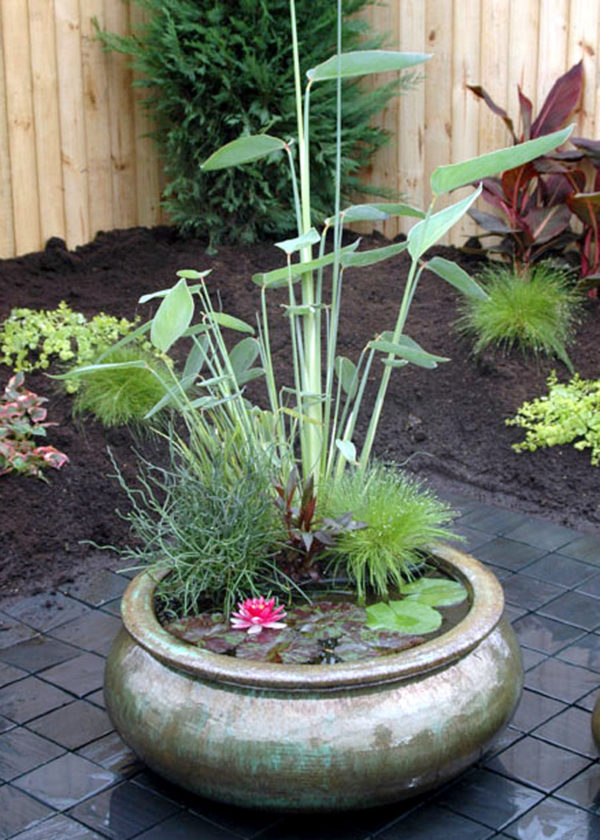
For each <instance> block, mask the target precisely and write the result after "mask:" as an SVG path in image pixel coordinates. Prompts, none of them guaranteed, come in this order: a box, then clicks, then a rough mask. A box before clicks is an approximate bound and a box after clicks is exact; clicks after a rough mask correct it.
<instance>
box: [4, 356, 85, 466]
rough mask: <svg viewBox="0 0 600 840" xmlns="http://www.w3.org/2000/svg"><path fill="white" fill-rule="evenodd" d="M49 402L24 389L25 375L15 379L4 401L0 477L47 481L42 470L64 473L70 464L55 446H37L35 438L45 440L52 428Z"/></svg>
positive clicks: (12, 379)
mask: <svg viewBox="0 0 600 840" xmlns="http://www.w3.org/2000/svg"><path fill="white" fill-rule="evenodd" d="M45 402H47V400H46V398H45V397H40V396H38V395H37V394H35V393H34V392H33V391H28V390H27V389H26V388H25V387H24V377H23V374H22V373H20V372H19V373H16V374H15V375H14V376H12V377H11V378H10V379H9V381H8V384H7V386H6V388H5V389H4V394H3V395H2V397H1V398H0V475H4V474H5V473H9V472H17V473H21V474H23V475H32V476H35V477H36V478H44V476H43V474H42V468H44V467H54V469H57V470H58V469H60V468H61V467H62V466H63V465H64V464H66V463H67V461H68V460H69V459H68V457H67V456H66V455H65V454H64V453H63V452H59V451H58V449H56V448H55V447H54V446H35V443H34V441H33V438H35V437H44V436H45V435H46V428H47V427H48V426H56V425H57V424H56V423H50V422H48V421H47V420H46V415H47V412H46V409H45V408H43V407H42V404H43V403H45Z"/></svg>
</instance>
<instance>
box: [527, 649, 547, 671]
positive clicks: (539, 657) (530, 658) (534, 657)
mask: <svg viewBox="0 0 600 840" xmlns="http://www.w3.org/2000/svg"><path fill="white" fill-rule="evenodd" d="M521 654H522V656H523V669H524V670H525V671H529V670H530V669H531V668H534V667H535V666H536V665H539V663H540V662H543V660H544V659H546V654H545V653H540V651H539V650H532V649H531V648H521Z"/></svg>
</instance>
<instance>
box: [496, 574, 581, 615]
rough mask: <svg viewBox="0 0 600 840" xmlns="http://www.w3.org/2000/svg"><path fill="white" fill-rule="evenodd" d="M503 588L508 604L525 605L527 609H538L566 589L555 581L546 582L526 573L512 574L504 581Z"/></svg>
mask: <svg viewBox="0 0 600 840" xmlns="http://www.w3.org/2000/svg"><path fill="white" fill-rule="evenodd" d="M502 588H503V589H504V597H505V598H506V602H507V603H508V604H513V605H514V606H517V607H525V608H526V609H527V610H536V609H537V608H538V607H541V606H542V605H543V604H547V603H548V601H552V600H553V599H554V598H557V597H558V596H559V595H562V594H563V593H564V591H565V590H564V589H563V588H562V587H560V586H555V585H554V584H553V583H544V582H543V581H540V580H535V579H534V578H530V577H525V576H524V575H511V577H509V578H506V579H505V580H504V581H503V582H502Z"/></svg>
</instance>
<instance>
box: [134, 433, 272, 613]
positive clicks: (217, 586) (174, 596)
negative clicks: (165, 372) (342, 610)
mask: <svg viewBox="0 0 600 840" xmlns="http://www.w3.org/2000/svg"><path fill="white" fill-rule="evenodd" d="M170 440H171V458H170V463H169V466H168V467H167V468H161V467H158V466H155V465H152V464H149V463H147V462H146V463H145V464H143V465H142V468H141V471H140V474H139V485H136V486H135V487H133V488H130V487H128V486H127V485H126V484H125V482H124V479H123V478H122V476H118V477H119V479H120V482H121V485H122V486H123V487H124V489H125V490H126V492H127V494H128V497H129V500H130V502H131V505H132V509H131V511H130V513H128V514H127V515H126V517H125V518H126V519H127V520H128V521H129V522H130V524H131V527H132V532H133V535H134V537H136V538H137V539H135V540H133V541H132V543H131V544H130V545H129V546H127V548H125V549H123V550H122V551H121V554H122V555H123V557H124V558H125V560H126V562H130V563H131V564H132V565H135V566H139V565H146V564H150V566H151V570H153V571H161V570H165V569H166V570H169V575H168V576H167V577H166V578H165V580H164V581H162V582H161V584H160V585H159V587H158V595H159V598H160V599H161V600H162V602H163V604H164V605H165V607H167V608H172V607H173V606H176V607H177V612H178V613H179V614H182V615H192V614H194V613H195V612H197V611H198V609H199V608H201V605H202V601H203V600H204V601H205V600H206V599H208V600H210V601H211V602H212V603H213V604H214V605H216V606H217V607H219V608H222V609H223V610H224V612H225V613H227V614H229V613H230V612H231V609H232V608H233V607H235V605H236V603H237V602H238V601H240V600H243V599H245V598H247V597H249V596H259V595H261V594H264V593H265V592H267V591H269V590H276V588H277V583H278V581H281V586H282V588H284V589H285V591H286V592H287V588H286V587H285V584H284V582H283V580H282V579H281V578H279V576H278V575H277V574H276V571H275V568H274V561H273V555H274V554H275V552H276V550H277V549H276V546H277V545H278V544H280V540H281V537H282V536H283V531H282V525H281V521H280V517H279V514H278V512H277V509H276V507H275V504H274V502H273V491H272V488H271V482H270V479H269V474H268V471H267V470H266V469H263V466H262V463H261V459H260V458H259V457H256V456H254V457H245V456H244V452H243V447H240V446H238V447H237V448H236V447H234V446H233V444H230V445H229V446H227V445H224V447H223V449H222V450H221V451H220V452H218V453H216V454H215V457H214V458H213V460H212V462H207V461H206V460H205V459H201V460H199V459H198V458H197V457H196V455H195V454H194V450H193V448H188V447H187V446H186V445H185V444H184V443H183V441H181V440H180V439H177V438H176V437H175V435H174V433H173V432H172V431H171V435H170ZM238 443H239V441H238Z"/></svg>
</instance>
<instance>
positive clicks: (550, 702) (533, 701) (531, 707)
mask: <svg viewBox="0 0 600 840" xmlns="http://www.w3.org/2000/svg"><path fill="white" fill-rule="evenodd" d="M566 708H567V706H566V704H565V703H561V702H560V701H559V700H554V699H552V698H551V697H546V696H545V695H544V694H537V693H536V692H535V691H529V690H528V689H524V690H523V694H522V696H521V700H520V702H519V705H518V706H517V711H516V712H515V714H514V715H513V719H512V720H511V722H510V725H511V726H512V727H514V728H515V729H518V730H519V731H520V732H530V731H531V730H532V729H535V727H536V726H539V725H540V723H544V722H545V721H547V720H549V719H550V718H552V717H554V716H555V715H557V714H559V713H560V712H562V711H564V710H565V709H566Z"/></svg>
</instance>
